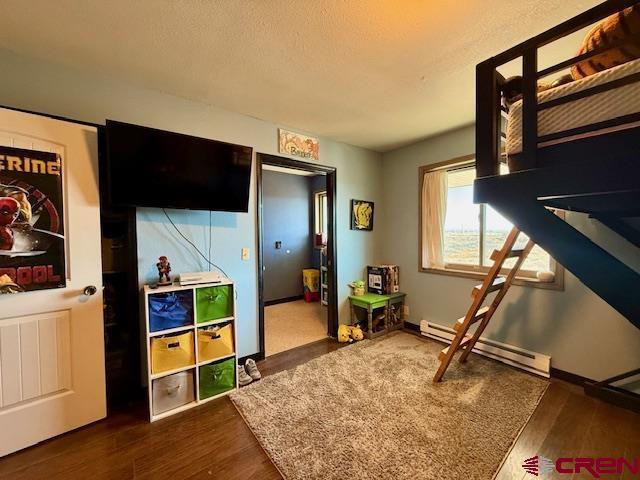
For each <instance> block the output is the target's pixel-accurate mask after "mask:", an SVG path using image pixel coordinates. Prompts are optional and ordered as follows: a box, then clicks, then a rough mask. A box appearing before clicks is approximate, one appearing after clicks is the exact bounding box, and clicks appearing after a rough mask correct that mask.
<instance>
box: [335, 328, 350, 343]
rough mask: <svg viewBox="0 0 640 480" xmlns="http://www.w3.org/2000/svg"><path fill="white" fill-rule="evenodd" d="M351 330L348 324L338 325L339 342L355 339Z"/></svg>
mask: <svg viewBox="0 0 640 480" xmlns="http://www.w3.org/2000/svg"><path fill="white" fill-rule="evenodd" d="M350 333H351V331H350V330H349V326H348V325H338V342H340V343H347V342H352V341H353V340H352V339H351V337H350Z"/></svg>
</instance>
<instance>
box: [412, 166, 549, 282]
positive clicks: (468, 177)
mask: <svg viewBox="0 0 640 480" xmlns="http://www.w3.org/2000/svg"><path fill="white" fill-rule="evenodd" d="M473 160H474V159H473V158H469V157H465V158H464V159H463V161H462V162H460V161H452V162H453V163H448V164H445V165H439V166H435V168H429V167H423V168H422V169H421V174H420V177H421V181H422V184H421V185H425V184H426V183H425V182H427V181H428V177H427V176H425V174H427V175H428V174H429V173H431V172H435V171H437V172H439V173H438V174H437V175H439V176H442V174H444V175H445V178H446V181H444V182H443V183H440V184H438V183H429V184H427V185H446V187H441V188H446V195H425V194H424V192H423V194H422V197H421V206H420V208H421V211H424V209H426V208H427V209H428V208H429V206H428V205H424V204H425V203H426V202H437V201H438V199H439V198H442V200H440V202H445V205H444V208H443V209H442V208H440V209H438V208H436V210H437V211H442V210H444V212H445V213H444V223H440V224H439V227H440V231H441V232H442V235H441V238H442V240H441V241H442V246H441V250H442V258H441V260H440V261H439V262H438V263H437V264H435V265H434V264H433V262H431V263H430V262H428V261H427V260H425V252H428V251H429V246H428V243H429V242H433V241H437V238H436V239H435V240H434V236H433V233H432V232H430V231H429V229H431V230H433V229H434V228H437V226H436V227H434V226H433V225H430V226H427V227H426V228H425V227H423V230H422V231H421V248H422V252H423V254H422V257H421V262H422V265H421V269H422V270H423V271H424V270H426V271H434V270H440V271H443V272H451V273H454V274H455V273H456V272H458V273H462V274H466V275H463V276H469V274H475V275H478V276H481V275H484V273H486V272H487V271H488V270H489V267H491V265H492V264H493V262H492V261H491V259H490V255H491V252H493V250H499V249H500V248H502V245H503V244H504V241H505V239H506V237H507V235H508V233H509V231H510V230H511V229H512V228H513V225H512V224H511V223H510V222H509V221H508V220H507V219H506V218H504V217H503V216H502V215H500V213H498V212H497V211H496V210H495V209H493V208H492V207H491V206H489V205H485V204H480V205H478V204H474V203H473V181H474V180H475V165H474V163H473ZM501 173H503V174H504V173H508V171H507V168H506V166H504V167H503V169H502V170H501ZM432 188H437V187H432ZM421 215H422V216H421V221H422V223H423V224H424V222H428V221H432V220H429V218H428V216H427V217H425V216H424V214H421ZM527 240H528V238H527V237H526V235H524V234H521V235H520V237H519V238H518V242H517V243H516V245H515V247H514V248H522V247H524V245H525V244H526V242H527ZM425 244H426V246H425ZM515 262H516V259H515V258H512V259H509V260H507V261H506V262H505V264H504V265H505V268H507V269H508V268H510V267H512V266H513V265H514V264H515ZM556 270H557V268H556V263H555V261H554V260H553V259H552V258H551V256H550V255H549V254H548V253H547V252H545V251H544V250H543V249H542V248H540V247H539V246H538V245H536V246H535V247H534V248H533V249H532V251H531V252H530V253H529V256H528V257H527V259H526V260H525V262H524V264H523V265H522V267H521V269H520V271H519V272H518V278H520V279H522V280H529V281H536V274H537V272H539V271H552V272H554V273H556ZM557 280H561V279H557ZM556 284H557V283H556Z"/></svg>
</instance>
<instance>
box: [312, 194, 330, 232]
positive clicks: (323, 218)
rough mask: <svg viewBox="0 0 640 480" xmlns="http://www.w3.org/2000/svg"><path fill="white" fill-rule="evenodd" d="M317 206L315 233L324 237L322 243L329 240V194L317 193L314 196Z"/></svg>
mask: <svg viewBox="0 0 640 480" xmlns="http://www.w3.org/2000/svg"><path fill="white" fill-rule="evenodd" d="M314 205H315V230H316V231H315V233H316V234H318V235H322V239H323V240H322V243H323V244H324V243H326V239H327V192H326V191H322V192H316V194H315V196H314Z"/></svg>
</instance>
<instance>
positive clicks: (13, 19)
mask: <svg viewBox="0 0 640 480" xmlns="http://www.w3.org/2000/svg"><path fill="white" fill-rule="evenodd" d="M597 3H599V2H598V1H589V0H537V1H536V0H458V1H455V0H450V1H426V0H424V1H419V0H366V1H365V0H348V1H344V0H343V1H339V0H296V1H293V0H289V1H284V0H218V1H214V0H210V1H206V0H136V1H130V0H108V1H104V0H75V1H74V0H56V1H51V0H39V1H38V0H2V1H1V2H0V47H2V48H5V49H8V50H11V51H13V52H15V53H18V54H21V55H25V56H29V57H35V58H40V59H46V60H47V61H50V62H54V63H61V64H65V65H69V66H73V67H75V68H81V69H85V70H88V71H91V72H94V73H98V74H102V75H107V76H109V77H113V78H118V79H120V80H123V81H125V82H127V83H129V84H133V85H137V86H141V87H145V88H149V89H154V90H159V91H162V92H165V93H169V94H173V95H177V96H180V97H184V98H188V99H191V100H195V101H199V102H204V103H207V104H210V105H215V106H217V107H221V108H223V109H227V110H232V111H235V112H239V113H243V114H247V115H250V116H253V117H257V118H261V119H264V120H268V121H271V122H275V123H278V124H281V125H285V126H289V127H292V128H296V129H301V130H306V131H308V132H313V133H314V134H318V135H322V136H326V137H329V138H333V139H336V140H339V141H343V142H347V143H350V144H353V145H359V146H363V147H367V148H370V149H373V150H378V151H385V150H390V149H392V148H394V147H397V146H400V145H404V144H407V143H411V142H413V141H416V140H418V139H421V138H424V137H426V136H429V135H433V134H435V133H438V132H441V131H444V130H448V129H451V128H455V127H457V126H460V125H463V124H467V123H470V122H472V121H473V118H474V109H475V106H474V72H475V70H474V69H475V65H476V63H478V62H479V61H481V60H484V59H485V58H487V57H489V56H491V55H494V54H496V53H499V52H500V51H502V50H505V49H506V48H507V47H510V46H512V45H513V44H515V43H518V42H519V41H522V40H524V39H526V38H528V37H530V36H532V35H534V34H536V33H539V32H541V31H543V30H545V29H547V28H549V27H551V26H553V25H555V24H557V23H559V22H560V21H562V20H564V19H567V18H569V17H571V16H573V15H575V14H577V13H579V12H581V11H583V10H585V9H587V8H589V7H591V6H593V5H595V4H597ZM575 47H576V48H574V46H573V45H572V46H571V51H569V52H564V53H565V54H567V53H571V54H572V53H573V51H574V50H576V49H577V45H576V46H575ZM551 56H553V55H551Z"/></svg>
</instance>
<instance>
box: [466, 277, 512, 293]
mask: <svg viewBox="0 0 640 480" xmlns="http://www.w3.org/2000/svg"><path fill="white" fill-rule="evenodd" d="M505 280H506V278H505V277H496V278H495V279H494V280H493V283H492V284H491V285H489V288H487V294H489V293H491V292H495V291H496V290H500V289H501V288H502V286H503V285H504V282H505ZM482 285H483V284H482V283H481V284H480V285H476V286H475V287H473V291H472V292H471V296H472V297H476V296H477V295H478V294H479V293H480V292H481V291H482Z"/></svg>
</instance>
